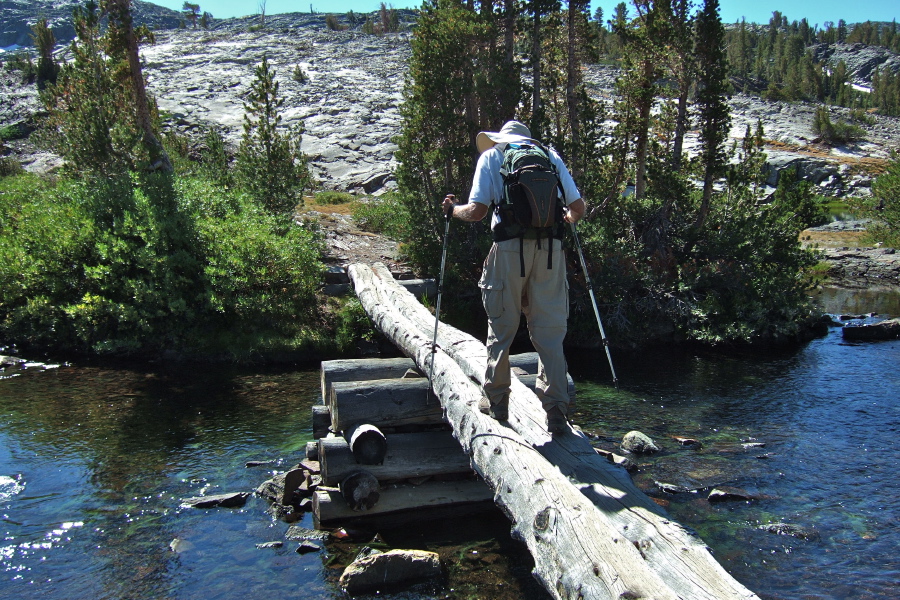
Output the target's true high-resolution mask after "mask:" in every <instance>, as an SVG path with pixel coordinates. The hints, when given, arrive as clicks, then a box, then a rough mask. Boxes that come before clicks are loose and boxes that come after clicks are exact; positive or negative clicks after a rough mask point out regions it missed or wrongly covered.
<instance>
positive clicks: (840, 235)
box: [800, 229, 868, 249]
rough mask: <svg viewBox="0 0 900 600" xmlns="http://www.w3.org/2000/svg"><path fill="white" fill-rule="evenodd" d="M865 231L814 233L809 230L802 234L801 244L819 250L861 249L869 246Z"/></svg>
mask: <svg viewBox="0 0 900 600" xmlns="http://www.w3.org/2000/svg"><path fill="white" fill-rule="evenodd" d="M866 239H867V238H866V232H865V231H813V230H810V229H807V230H805V231H802V232H801V233H800V242H801V243H802V244H803V245H804V246H818V247H819V248H823V249H825V248H859V247H860V246H866V245H868V244H867V243H866Z"/></svg>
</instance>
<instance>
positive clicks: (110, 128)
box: [42, 2, 140, 174]
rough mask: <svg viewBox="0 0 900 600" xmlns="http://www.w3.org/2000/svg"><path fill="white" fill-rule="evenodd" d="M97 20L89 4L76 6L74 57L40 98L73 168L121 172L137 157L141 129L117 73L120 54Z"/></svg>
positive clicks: (96, 12) (127, 90) (129, 94)
mask: <svg viewBox="0 0 900 600" xmlns="http://www.w3.org/2000/svg"><path fill="white" fill-rule="evenodd" d="M100 18H101V14H100V12H99V10H98V6H97V5H96V4H95V3H93V2H88V3H87V4H86V5H85V6H84V7H76V8H75V10H74V11H73V25H74V27H75V36H76V37H75V40H73V42H72V55H73V60H72V61H71V62H70V63H69V64H67V65H65V66H64V67H63V68H62V70H61V71H60V74H59V77H58V82H57V85H55V86H52V87H49V88H48V89H47V90H46V92H45V93H44V94H43V95H42V100H43V102H44V104H45V106H46V107H47V109H48V111H49V113H50V117H49V120H48V124H49V125H50V129H51V130H52V131H55V132H56V133H57V134H58V135H59V136H60V140H59V143H58V144H57V146H58V148H59V149H60V151H61V153H62V154H63V156H65V157H66V159H67V162H68V164H69V166H70V167H71V168H73V169H77V170H85V171H92V172H95V173H104V174H106V173H122V172H125V171H127V170H128V169H130V168H133V166H134V165H135V163H136V162H137V160H138V159H137V157H138V155H139V153H140V152H139V150H140V148H139V146H140V144H139V140H140V131H139V129H138V127H137V126H136V123H135V117H134V112H133V89H132V87H131V86H129V85H125V82H124V81H123V79H122V77H119V76H117V74H119V73H121V72H122V70H123V63H124V56H123V55H122V53H121V52H116V50H120V48H117V47H115V46H114V45H110V44H109V40H108V38H104V37H102V36H101V32H100Z"/></svg>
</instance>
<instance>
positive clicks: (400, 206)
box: [353, 194, 410, 240]
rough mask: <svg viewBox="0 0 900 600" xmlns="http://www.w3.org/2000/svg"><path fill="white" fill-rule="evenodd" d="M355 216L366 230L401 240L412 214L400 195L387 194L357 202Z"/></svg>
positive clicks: (354, 210) (354, 209)
mask: <svg viewBox="0 0 900 600" xmlns="http://www.w3.org/2000/svg"><path fill="white" fill-rule="evenodd" d="M353 218H354V219H355V220H356V222H357V224H358V225H359V226H360V227H361V228H362V229H364V230H365V231H371V232H373V233H382V234H384V235H386V236H388V237H391V238H394V239H397V240H399V239H402V237H401V236H402V234H403V232H404V231H405V230H406V229H407V227H408V223H409V219H410V215H409V211H408V210H407V208H406V205H405V204H404V203H403V202H401V200H400V197H399V195H397V194H385V195H383V196H381V197H379V198H373V199H370V200H367V201H365V202H359V203H358V204H356V205H355V206H354V208H353Z"/></svg>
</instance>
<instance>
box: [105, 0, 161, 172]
mask: <svg viewBox="0 0 900 600" xmlns="http://www.w3.org/2000/svg"><path fill="white" fill-rule="evenodd" d="M105 8H106V12H107V14H108V15H109V32H108V35H109V38H110V41H111V44H112V47H113V49H114V50H115V52H116V53H117V54H123V55H124V56H125V60H126V61H127V64H128V78H129V80H130V83H131V88H132V97H133V98H134V104H133V110H134V114H135V119H136V122H137V126H138V127H139V128H140V130H141V132H142V134H143V139H142V141H143V145H144V148H145V150H146V151H147V152H148V153H149V158H150V160H149V163H150V164H149V167H148V168H149V169H150V170H156V169H159V170H161V171H163V172H166V173H171V172H172V170H173V169H172V162H171V161H170V160H169V155H168V154H167V153H166V150H165V148H163V145H162V144H161V143H160V141H159V139H158V138H157V136H156V132H155V131H154V127H153V120H152V118H151V115H150V101H149V99H148V97H147V88H146V85H145V83H144V74H143V73H142V71H141V59H140V56H139V55H138V43H139V41H140V38H141V37H143V38H148V39H152V34H150V32H149V30H147V29H146V28H143V29H142V35H139V34H138V33H137V32H135V29H134V26H133V24H132V16H131V0H106V2H105Z"/></svg>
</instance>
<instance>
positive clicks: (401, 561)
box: [340, 550, 441, 594]
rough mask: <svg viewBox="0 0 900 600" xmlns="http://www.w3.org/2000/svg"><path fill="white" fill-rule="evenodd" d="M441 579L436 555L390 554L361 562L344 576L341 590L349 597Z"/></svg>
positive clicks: (371, 557) (347, 569) (399, 551)
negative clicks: (349, 595)
mask: <svg viewBox="0 0 900 600" xmlns="http://www.w3.org/2000/svg"><path fill="white" fill-rule="evenodd" d="M440 576H441V561H440V558H439V557H438V555H437V553H435V552H426V551H424V550H390V551H388V552H382V553H380V554H374V555H370V556H367V557H365V558H361V559H357V560H355V561H353V562H352V563H350V565H348V566H347V568H346V569H344V573H343V574H342V575H341V579H340V585H341V589H342V590H344V592H346V593H348V594H360V593H365V592H369V591H375V590H379V591H381V590H384V589H389V588H397V587H400V586H403V585H408V584H411V583H415V582H418V581H423V580H428V579H435V578H438V577H440Z"/></svg>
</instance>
